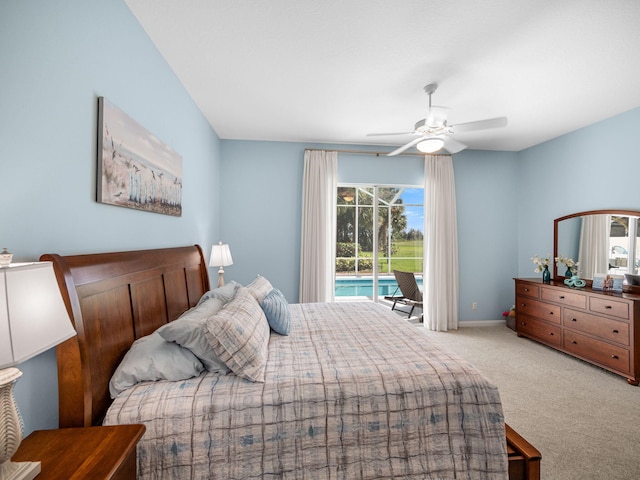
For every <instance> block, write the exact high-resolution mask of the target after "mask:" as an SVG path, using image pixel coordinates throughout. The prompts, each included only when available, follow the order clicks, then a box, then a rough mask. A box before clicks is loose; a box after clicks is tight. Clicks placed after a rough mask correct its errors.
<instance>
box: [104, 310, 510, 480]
mask: <svg viewBox="0 0 640 480" xmlns="http://www.w3.org/2000/svg"><path fill="white" fill-rule="evenodd" d="M291 313H292V329H291V334H290V335H289V336H280V335H277V334H274V333H272V335H271V338H270V340H269V357H268V364H267V372H266V382H265V383H252V382H249V381H247V380H243V379H241V378H239V377H236V376H234V375H231V374H230V375H226V376H225V375H216V374H211V373H206V374H203V375H201V376H199V377H196V378H192V379H190V380H185V381H180V382H166V381H160V382H153V383H142V384H139V385H137V386H135V387H133V388H131V389H129V390H126V391H125V392H123V393H121V394H120V395H119V396H118V398H116V399H115V400H114V403H113V405H112V406H111V408H110V410H109V412H108V414H107V417H106V419H105V424H118V423H144V424H145V425H146V427H147V430H146V433H145V434H144V436H143V438H142V440H141V441H140V443H139V444H138V478H140V479H142V480H150V479H180V480H183V479H225V480H240V479H243V480H244V479H252V478H258V479H271V478H278V479H473V480H477V479H491V480H496V479H507V478H508V475H507V453H506V442H505V430H504V418H503V414H502V407H501V404H500V397H499V394H498V391H497V389H496V387H495V386H494V385H492V384H491V383H489V382H488V381H487V380H486V379H485V378H484V377H483V376H482V375H481V374H480V373H479V372H478V371H477V370H476V369H475V368H474V367H472V366H471V365H470V364H468V363H467V362H465V361H463V360H461V359H460V358H459V357H456V356H455V355H454V354H452V353H449V352H447V351H446V350H443V349H442V348H440V347H438V346H436V345H433V344H432V343H430V341H429V339H428V337H427V335H425V333H424V332H423V331H422V330H421V329H420V328H417V327H416V326H413V325H411V324H409V323H407V322H406V321H404V320H402V319H401V318H400V317H398V316H397V315H395V314H392V313H390V312H389V310H388V309H386V308H384V307H382V306H380V305H377V304H374V303H369V302H363V303H317V304H295V305H291Z"/></svg>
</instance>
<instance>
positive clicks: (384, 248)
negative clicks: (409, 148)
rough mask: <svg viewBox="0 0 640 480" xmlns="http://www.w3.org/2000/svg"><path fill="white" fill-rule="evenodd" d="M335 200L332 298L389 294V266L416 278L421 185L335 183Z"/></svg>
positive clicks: (419, 268)
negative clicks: (411, 274) (334, 275)
mask: <svg viewBox="0 0 640 480" xmlns="http://www.w3.org/2000/svg"><path fill="white" fill-rule="evenodd" d="M336 203H337V216H336V218H337V224H336V227H337V228H336V232H337V235H336V286H335V293H336V300H341V299H353V298H354V297H357V298H363V297H367V298H370V299H372V300H374V301H377V300H378V298H382V297H384V296H385V295H392V294H393V293H394V292H395V289H396V283H395V278H394V276H393V270H402V271H408V272H414V273H416V274H417V275H416V276H418V277H419V278H421V276H422V265H423V263H422V252H423V232H424V205H423V203H424V190H423V189H422V188H418V187H409V186H406V187H405V186H402V187H397V186H377V185H340V186H339V187H338V195H337V202H336Z"/></svg>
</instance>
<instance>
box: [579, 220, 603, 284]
mask: <svg viewBox="0 0 640 480" xmlns="http://www.w3.org/2000/svg"><path fill="white" fill-rule="evenodd" d="M610 230H611V215H584V216H583V217H582V226H581V228H580V250H579V252H578V262H579V265H578V275H580V276H583V277H584V278H593V276H594V274H595V273H607V272H608V271H609V231H610Z"/></svg>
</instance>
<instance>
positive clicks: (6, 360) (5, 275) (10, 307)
mask: <svg viewBox="0 0 640 480" xmlns="http://www.w3.org/2000/svg"><path fill="white" fill-rule="evenodd" d="M75 334H76V332H75V330H74V328H73V326H72V325H71V320H70V319H69V315H68V313H67V308H66V307H65V305H64V301H63V300H62V295H61V294H60V289H59V287H58V282H57V281H56V276H55V273H54V271H53V264H52V263H51V262H34V263H12V264H9V265H7V266H3V267H0V478H1V479H3V480H5V479H6V480H18V479H20V480H25V479H32V478H35V477H36V476H37V475H38V473H40V462H12V461H11V457H12V456H13V454H14V453H15V452H16V451H17V450H18V447H19V446H20V442H21V441H22V435H23V433H24V432H23V429H24V424H23V422H22V418H21V416H20V413H19V411H18V407H17V405H16V402H15V397H14V395H13V387H14V384H15V383H16V381H17V380H18V378H19V377H20V376H21V375H22V372H21V371H20V370H18V369H17V368H14V365H17V364H19V363H22V362H24V361H26V360H28V359H30V358H32V357H35V356H36V355H38V354H40V353H42V352H44V351H46V350H48V349H50V348H52V347H55V346H56V345H58V344H59V343H62V342H63V341H65V340H67V339H68V338H71V337H72V336H74V335H75Z"/></svg>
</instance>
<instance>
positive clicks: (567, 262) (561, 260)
mask: <svg viewBox="0 0 640 480" xmlns="http://www.w3.org/2000/svg"><path fill="white" fill-rule="evenodd" d="M555 260H556V265H560V264H563V265H564V266H565V267H566V269H567V271H566V272H564V276H565V277H573V276H575V275H577V274H578V263H579V262H574V261H573V259H572V258H569V257H556V258H555Z"/></svg>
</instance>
